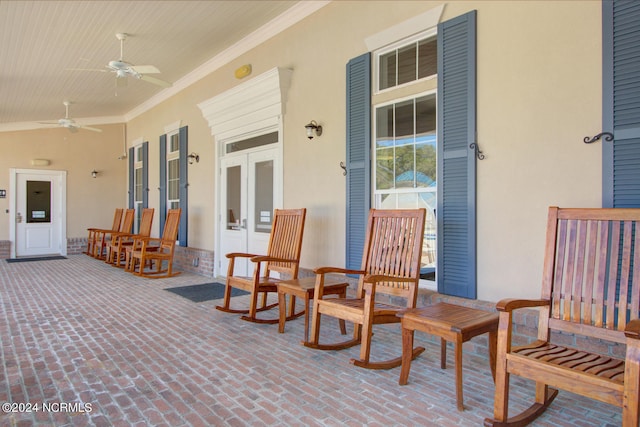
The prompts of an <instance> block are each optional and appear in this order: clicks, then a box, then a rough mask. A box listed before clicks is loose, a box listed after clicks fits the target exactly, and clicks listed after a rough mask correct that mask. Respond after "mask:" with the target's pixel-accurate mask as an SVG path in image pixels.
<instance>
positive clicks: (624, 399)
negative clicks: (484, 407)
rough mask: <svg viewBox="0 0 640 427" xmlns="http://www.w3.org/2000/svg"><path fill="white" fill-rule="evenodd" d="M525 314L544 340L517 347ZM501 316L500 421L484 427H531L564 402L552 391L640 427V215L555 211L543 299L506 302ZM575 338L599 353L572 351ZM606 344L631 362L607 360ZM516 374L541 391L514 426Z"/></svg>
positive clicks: (631, 212) (497, 412)
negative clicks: (621, 348) (517, 323)
mask: <svg viewBox="0 0 640 427" xmlns="http://www.w3.org/2000/svg"><path fill="white" fill-rule="evenodd" d="M525 307H537V308H538V309H539V312H538V313H539V314H538V337H537V340H535V341H533V342H531V343H529V344H525V345H519V346H512V345H511V336H512V316H513V311H515V310H516V309H521V308H525ZM496 308H497V309H498V311H499V314H500V324H499V326H498V346H497V363H496V392H495V402H494V417H493V419H490V418H487V419H485V422H484V424H485V426H506V425H512V426H524V425H526V424H528V423H530V422H531V421H533V420H534V419H535V418H536V417H538V416H539V415H540V414H542V413H543V412H544V410H545V409H546V408H547V407H548V406H549V405H550V404H551V402H552V401H553V400H554V398H555V397H556V395H557V394H558V390H557V389H552V388H550V386H552V387H557V388H561V389H564V390H567V391H570V392H572V393H577V394H580V395H583V396H587V397H589V398H592V399H596V400H599V401H602V402H606V403H610V404H612V405H616V406H619V407H622V425H623V426H624V427H637V426H638V422H639V418H640V414H639V412H640V411H639V394H638V393H639V391H638V385H639V384H640V320H638V318H639V311H640V209H560V208H557V207H551V208H549V216H548V223H547V241H546V246H545V259H544V266H543V273H542V296H541V298H540V299H535V300H518V299H504V300H502V301H500V302H498V304H497V307H496ZM551 331H554V332H556V333H560V334H562V336H556V335H555V334H551ZM560 334H558V335H560ZM574 334H575V335H577V336H576V337H575V341H576V342H580V341H582V342H583V343H585V344H587V346H588V343H589V341H592V342H593V345H594V347H596V349H595V350H596V352H592V351H591V349H590V348H588V347H587V348H582V347H581V348H571V347H570V346H567V344H566V343H567V342H568V341H569V340H568V339H567V338H568V337H571V335H574ZM581 337H582V338H581ZM556 338H559V339H560V341H561V342H554V341H558V340H557V339H556ZM607 343H609V344H614V343H618V344H625V345H626V356H625V358H624V359H622V358H616V357H611V356H608V355H605V354H600V353H599V352H598V350H599V348H601V347H603V344H604V345H605V346H606V345H607ZM614 345H615V344H614ZM511 374H514V375H518V376H521V377H525V378H528V379H530V380H533V381H535V384H536V387H535V389H536V391H535V401H534V402H533V404H532V405H531V407H529V408H528V409H526V410H525V411H524V412H522V413H521V414H519V415H516V416H514V417H512V418H509V417H508V408H509V376H510V375H511ZM551 422H552V423H553V421H551Z"/></svg>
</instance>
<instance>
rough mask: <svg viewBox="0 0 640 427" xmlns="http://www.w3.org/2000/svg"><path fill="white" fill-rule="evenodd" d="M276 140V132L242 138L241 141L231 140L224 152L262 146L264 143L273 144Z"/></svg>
mask: <svg viewBox="0 0 640 427" xmlns="http://www.w3.org/2000/svg"><path fill="white" fill-rule="evenodd" d="M276 142H278V132H271V133H266V134H264V135H259V136H255V137H253V138H247V139H243V140H241V141H236V142H231V143H229V144H227V145H226V152H227V154H229V153H236V152H238V151H243V150H248V149H250V148H256V147H262V146H264V145H269V144H275V143H276Z"/></svg>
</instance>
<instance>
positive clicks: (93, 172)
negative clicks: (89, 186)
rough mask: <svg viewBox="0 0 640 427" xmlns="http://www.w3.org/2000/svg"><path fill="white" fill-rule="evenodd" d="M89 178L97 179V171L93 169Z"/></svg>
mask: <svg viewBox="0 0 640 427" xmlns="http://www.w3.org/2000/svg"><path fill="white" fill-rule="evenodd" d="M91 176H92V177H94V178H95V177H97V176H98V171H97V170H95V169H94V170H92V171H91Z"/></svg>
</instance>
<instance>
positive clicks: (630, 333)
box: [624, 319, 640, 340]
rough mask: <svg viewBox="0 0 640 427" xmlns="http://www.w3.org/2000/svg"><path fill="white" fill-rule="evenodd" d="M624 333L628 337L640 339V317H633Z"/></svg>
mask: <svg viewBox="0 0 640 427" xmlns="http://www.w3.org/2000/svg"><path fill="white" fill-rule="evenodd" d="M624 334H625V335H626V337H627V338H634V339H636V340H640V319H633V320H631V321H630V322H629V323H627V326H626V327H625V328H624Z"/></svg>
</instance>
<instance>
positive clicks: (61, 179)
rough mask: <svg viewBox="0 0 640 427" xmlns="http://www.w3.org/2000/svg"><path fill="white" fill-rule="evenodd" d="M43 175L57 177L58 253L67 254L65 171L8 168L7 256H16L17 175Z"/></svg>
mask: <svg viewBox="0 0 640 427" xmlns="http://www.w3.org/2000/svg"><path fill="white" fill-rule="evenodd" d="M19 174H29V175H43V176H48V177H55V178H57V180H56V182H57V183H58V186H59V187H58V189H57V190H58V191H57V192H56V193H55V194H57V195H58V200H57V203H56V205H57V206H58V209H59V211H58V212H57V213H56V217H57V218H60V221H59V222H58V223H57V227H58V228H57V231H58V232H59V233H60V255H63V256H65V255H67V171H55V170H41V169H17V168H10V169H9V188H10V193H9V240H10V241H11V250H10V253H9V256H10V257H11V258H15V257H16V212H17V201H18V197H17V195H18V179H17V177H18V175H19Z"/></svg>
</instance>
